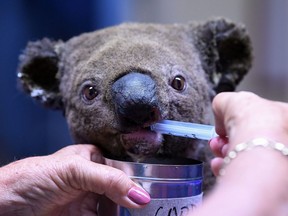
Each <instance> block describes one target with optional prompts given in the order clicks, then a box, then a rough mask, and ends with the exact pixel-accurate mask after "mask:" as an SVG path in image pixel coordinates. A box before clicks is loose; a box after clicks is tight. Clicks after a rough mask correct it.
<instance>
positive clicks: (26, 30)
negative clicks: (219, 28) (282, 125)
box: [0, 0, 288, 165]
mask: <svg viewBox="0 0 288 216" xmlns="http://www.w3.org/2000/svg"><path fill="white" fill-rule="evenodd" d="M219 16H221V17H227V18H229V19H231V20H233V21H235V22H241V23H243V24H245V25H246V27H247V29H248V31H249V32H250V35H251V38H252V42H253V47H254V58H255V59H254V64H253V69H252V70H251V71H250V73H249V75H247V76H246V77H245V79H244V81H243V82H242V83H241V85H240V86H239V88H238V90H248V91H252V92H255V93H257V94H259V95H261V96H263V97H266V98H268V99H274V100H280V101H286V102H288V85H287V84H288V42H287V41H288V1H286V0H251V1H249V0H233V1H231V0H217V1H213V0H177V1H175V0H145V1H144V0H121V1H119V0H98V1H96V0H85V1H83V0H61V1H59V0H1V1H0V98H1V100H0V165H1V164H6V163H8V162H11V161H13V160H15V159H21V158H23V157H27V156H33V155H44V154H49V153H52V152H54V151H56V150H57V149H59V148H61V147H63V146H66V145H69V144H71V143H72V140H71V138H70V136H69V132H68V130H67V126H66V122H65V119H64V117H63V116H62V114H61V113H60V112H59V113H58V112H56V111H50V110H47V109H44V108H42V107H41V106H40V105H38V104H35V103H34V102H33V101H32V100H31V99H30V98H29V97H28V96H26V95H24V94H23V93H22V92H20V91H19V90H18V89H17V85H16V72H17V65H18V56H19V54H20V53H21V51H22V50H23V49H24V48H25V46H26V43H27V42H28V41H30V40H37V39H41V38H43V37H49V38H52V39H62V40H67V39H69V38H70V37H72V36H74V35H78V34H80V33H82V32H88V31H93V30H96V29H99V28H104V27H107V26H111V25H116V24H119V23H122V22H127V21H129V22H130V21H131V22H157V23H176V22H184V23H185V22H189V21H191V20H195V21H197V20H198V21H203V20H207V19H208V18H212V17H219Z"/></svg>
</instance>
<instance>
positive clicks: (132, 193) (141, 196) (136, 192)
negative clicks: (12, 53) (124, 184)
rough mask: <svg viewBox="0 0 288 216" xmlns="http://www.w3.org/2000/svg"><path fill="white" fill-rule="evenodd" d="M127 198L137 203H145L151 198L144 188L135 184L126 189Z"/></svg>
mask: <svg viewBox="0 0 288 216" xmlns="http://www.w3.org/2000/svg"><path fill="white" fill-rule="evenodd" d="M128 198H129V199H130V200H132V201H133V202H134V203H137V204H139V205H145V204H147V203H149V202H150V200H151V198H150V195H149V194H148V193H147V192H146V191H145V190H143V189H142V188H139V187H136V186H135V187H132V188H131V189H130V190H129V191H128Z"/></svg>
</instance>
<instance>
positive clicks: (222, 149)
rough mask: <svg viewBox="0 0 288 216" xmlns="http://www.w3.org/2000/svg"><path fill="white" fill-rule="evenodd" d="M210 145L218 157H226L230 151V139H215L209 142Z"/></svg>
mask: <svg viewBox="0 0 288 216" xmlns="http://www.w3.org/2000/svg"><path fill="white" fill-rule="evenodd" d="M209 145H210V148H211V150H212V152H213V154H214V155H215V156H216V157H225V155H226V153H227V150H228V138H227V137H215V138H213V139H211V140H210V141H209Z"/></svg>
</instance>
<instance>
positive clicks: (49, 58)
mask: <svg viewBox="0 0 288 216" xmlns="http://www.w3.org/2000/svg"><path fill="white" fill-rule="evenodd" d="M60 44H62V42H61V41H58V42H54V41H51V40H49V39H47V38H45V39H42V40H39V41H36V42H29V43H28V45H27V47H26V49H25V50H24V52H23V53H22V54H21V55H20V64H19V68H18V81H19V84H20V87H22V89H23V90H24V91H25V92H26V93H28V94H29V95H30V96H31V97H32V98H34V99H36V100H38V101H40V102H41V103H42V104H44V105H45V106H46V107H49V108H53V109H62V107H63V105H62V98H61V95H60V92H59V77H58V76H59V73H58V62H59V56H58V52H57V49H58V48H59V46H60Z"/></svg>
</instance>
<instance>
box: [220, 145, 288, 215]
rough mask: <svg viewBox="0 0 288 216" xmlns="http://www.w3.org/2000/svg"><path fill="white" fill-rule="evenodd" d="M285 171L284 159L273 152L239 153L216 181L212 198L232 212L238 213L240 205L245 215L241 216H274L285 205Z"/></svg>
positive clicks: (287, 189)
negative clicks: (236, 211)
mask: <svg viewBox="0 0 288 216" xmlns="http://www.w3.org/2000/svg"><path fill="white" fill-rule="evenodd" d="M287 169H288V158H287V157H285V156H283V155H281V154H280V153H279V152H277V151H275V150H272V149H267V148H253V150H250V151H245V152H241V154H239V155H238V156H237V158H235V160H233V161H231V163H230V164H229V165H228V166H227V167H226V173H225V175H224V176H222V177H220V178H219V183H218V185H217V187H216V188H217V192H216V194H217V193H218V195H217V196H218V197H221V201H222V202H223V203H226V202H228V203H230V204H231V205H232V206H231V208H232V209H233V206H234V207H235V208H236V209H237V208H238V209H239V208H240V206H241V203H244V204H245V205H244V206H243V208H245V209H243V211H244V210H247V214H243V212H242V211H241V213H242V215H254V216H255V215H273V216H276V215H277V214H276V212H277V211H278V210H279V209H281V207H282V206H285V205H286V206H287V203H288V197H287V195H288V179H287ZM219 194H221V195H219ZM231 199H233V201H232V200H231ZM249 203H250V204H251V205H250V206H249ZM230 204H229V205H227V206H229V208H230ZM246 205H247V206H246ZM248 213H249V214H248ZM234 215H235V214H234Z"/></svg>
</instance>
